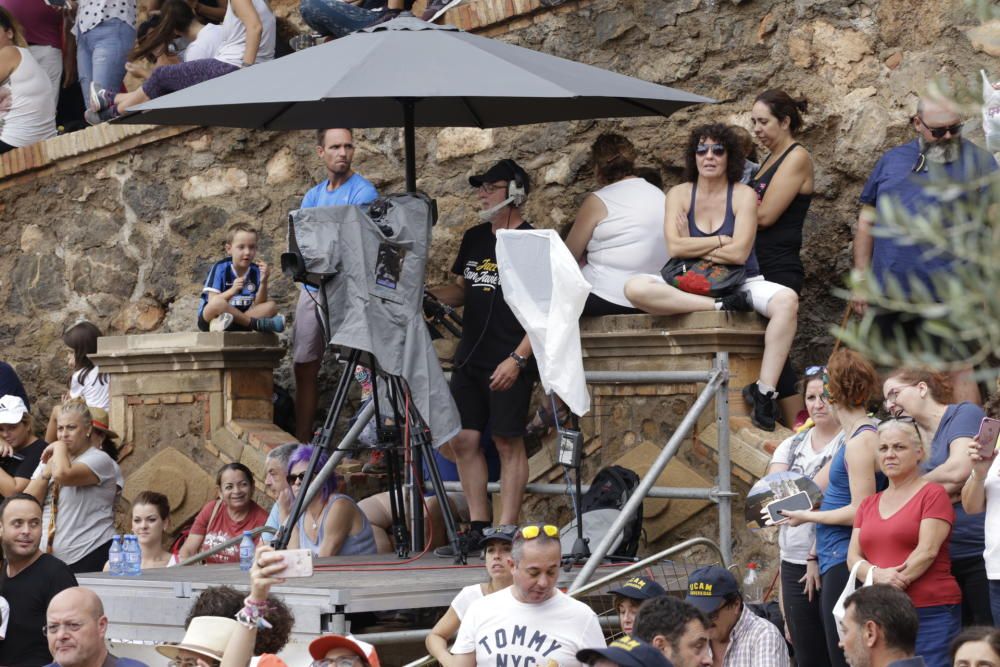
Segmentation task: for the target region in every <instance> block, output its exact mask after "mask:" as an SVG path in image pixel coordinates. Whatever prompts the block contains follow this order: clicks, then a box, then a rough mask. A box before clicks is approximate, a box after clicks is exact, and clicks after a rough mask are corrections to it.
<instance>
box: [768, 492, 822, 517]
mask: <svg viewBox="0 0 1000 667" xmlns="http://www.w3.org/2000/svg"><path fill="white" fill-rule="evenodd" d="M764 509H765V510H766V511H767V513H768V516H770V518H771V523H773V524H775V525H777V524H780V523H784V522H785V521H788V517H787V516H785V515H784V514H782V513H781V512H782V510H789V511H793V510H811V509H812V500H811V499H810V498H809V494H808V493H807V492H806V491H799V492H798V493H795V494H793V495H790V496H786V497H784V498H779V499H778V500H772V501H771V502H769V503H768V504H767V505H765V506H764Z"/></svg>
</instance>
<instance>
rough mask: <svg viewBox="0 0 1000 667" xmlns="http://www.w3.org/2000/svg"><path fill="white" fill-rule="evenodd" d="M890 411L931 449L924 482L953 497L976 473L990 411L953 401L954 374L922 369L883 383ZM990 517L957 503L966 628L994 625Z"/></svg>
mask: <svg viewBox="0 0 1000 667" xmlns="http://www.w3.org/2000/svg"><path fill="white" fill-rule="evenodd" d="M882 394H883V396H885V407H886V410H888V411H889V412H890V413H891V414H892V416H893V417H912V418H913V421H914V422H916V425H917V427H918V428H919V429H920V436H921V438H922V439H923V441H924V442H926V443H929V444H928V445H927V450H928V451H927V456H926V457H925V458H924V460H923V462H922V465H921V469H922V471H923V473H924V479H925V480H927V481H928V482H937V483H938V484H941V485H942V486H944V488H945V490H946V491H947V492H948V493H949V494H950V495H951V496H952V498H953V499H956V498H959V496H960V494H961V493H962V486H963V485H964V484H965V482H966V480H968V479H969V476H970V475H972V474H974V473H973V468H972V460H971V459H970V458H969V446H970V445H971V444H972V440H973V438H975V436H976V434H977V433H979V425H980V423H981V422H982V421H983V417H985V416H986V413H985V412H983V409H982V408H981V407H979V406H978V405H976V404H974V403H969V402H967V401H963V402H961V403H952V387H951V382H950V380H949V378H948V376H946V375H944V374H941V373H934V372H932V371H929V370H925V369H919V368H903V369H900V370H897V371H893V372H892V373H890V374H889V377H887V378H886V380H885V382H884V383H883V384H882ZM984 518H985V515H983V514H969V513H967V512H966V511H965V510H964V509H963V508H962V504H961V502H956V503H955V527H954V530H953V531H952V534H951V544H950V546H949V551H950V554H951V573H952V574H953V575H954V576H955V578H956V579H957V580H958V585H959V587H960V588H961V589H962V624H963V625H992V624H993V614H992V612H991V610H990V596H989V579H988V578H987V576H986V563H985V562H984V560H983V551H984V550H985V548H986V543H985V535H984V533H985V521H984Z"/></svg>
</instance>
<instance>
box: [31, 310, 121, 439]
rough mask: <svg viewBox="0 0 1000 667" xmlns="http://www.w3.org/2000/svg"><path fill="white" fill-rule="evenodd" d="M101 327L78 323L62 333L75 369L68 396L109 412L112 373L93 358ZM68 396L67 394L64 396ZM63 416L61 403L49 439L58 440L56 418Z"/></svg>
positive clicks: (52, 419) (47, 432) (54, 412)
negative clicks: (109, 374) (109, 373)
mask: <svg viewBox="0 0 1000 667" xmlns="http://www.w3.org/2000/svg"><path fill="white" fill-rule="evenodd" d="M101 335H102V334H101V330H100V329H98V328H97V325H96V324H94V323H93V322H87V321H86V320H84V321H82V322H77V323H76V324H74V325H73V326H71V327H70V328H69V329H66V331H65V333H63V335H62V340H63V343H65V344H66V347H68V348H69V352H68V353H67V355H66V358H67V362H68V363H69V365H70V367H71V368H72V369H73V374H72V375H70V378H69V396H68V398H82V399H83V401H84V402H85V403H86V404H87V405H88V406H90V407H94V408H100V409H101V410H104V411H105V412H107V411H108V410H109V409H110V408H111V394H110V388H109V386H108V374H107V373H102V372H101V369H100V368H98V367H97V366H95V365H94V362H93V361H91V360H90V355H92V354H95V353H96V352H97V339H98V338H100V337H101ZM64 398H65V397H64ZM58 419H59V406H58V405H57V406H55V407H54V408H52V414H51V415H50V416H49V425H48V427H46V429H45V440H46V441H48V442H54V441H55V439H56V420H58Z"/></svg>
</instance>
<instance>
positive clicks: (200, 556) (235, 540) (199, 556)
mask: <svg viewBox="0 0 1000 667" xmlns="http://www.w3.org/2000/svg"><path fill="white" fill-rule="evenodd" d="M219 511H220V512H225V511H226V508H225V507H220V508H219ZM274 532H276V531H275V530H274V528H271V527H270V526H260V527H258V528H254V529H253V530H251V531H250V534H251V535H253V536H254V537H255V538H256V537H257V536H258V535H260V534H262V533H274ZM242 541H243V533H240V534H239V535H237V536H236V537H230V538H229V539H228V540H226V541H225V542H221V543H219V544H216V545H215V546H214V547H212V548H211V549H205V550H204V551H200V552H198V553H196V554H195V555H193V556H191V557H190V558H185V559H184V560H182V561H181V562H180V563H178V565H195V564H197V563H199V562H201V561H203V560H205V559H206V558H208V557H209V556H214V555H215V554H217V553H219V552H221V551H225V550H226V549H228V548H229V547H231V546H233V545H237V544H239V543H240V542H242Z"/></svg>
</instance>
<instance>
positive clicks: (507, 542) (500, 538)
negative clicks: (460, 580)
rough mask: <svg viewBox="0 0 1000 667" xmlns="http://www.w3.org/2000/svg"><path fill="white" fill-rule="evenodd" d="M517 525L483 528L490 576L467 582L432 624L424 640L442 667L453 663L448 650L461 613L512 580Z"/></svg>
mask: <svg viewBox="0 0 1000 667" xmlns="http://www.w3.org/2000/svg"><path fill="white" fill-rule="evenodd" d="M516 530H517V527H516V526H507V527H502V526H501V527H500V528H487V529H486V530H485V531H483V544H484V547H485V555H486V574H488V575H489V577H490V580H489V581H488V582H486V583H482V584H473V585H471V586H466V587H465V588H463V589H462V590H461V591H459V593H458V595H456V596H455V599H454V600H452V601H451V606H450V607H448V611H446V612H445V614H444V616H442V617H441V620H439V621H438V622H437V624H435V626H434V627H433V628H431V633H430V634H429V635H427V639H426V640H424V644H425V645H426V646H427V652H428V653H429V654H431V656H433V657H434V658H436V659H437V661H438V663H440V664H441V667H450V665H451V661H452V659H453V657H454V656H452V654H451V653H449V652H448V642H449V641H451V640H452V639H454V638H455V635H457V634H458V626H459V625H461V624H462V617H464V616H465V612H466V611H467V610H468V609H469V607H470V606H472V603H473V602H475V601H476V600H479V599H480V598H483V597H486V596H487V595H490V594H492V593H496V592H497V591H499V590H502V589H504V588H507V587H508V586H510V585H511V583H512V582H513V576H512V575H511V571H510V564H509V562H508V561H509V560H510V547H511V542H512V541H513V540H514V533H515V531H516Z"/></svg>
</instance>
